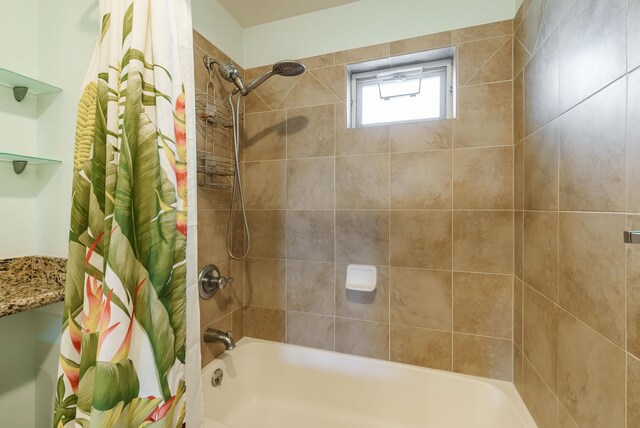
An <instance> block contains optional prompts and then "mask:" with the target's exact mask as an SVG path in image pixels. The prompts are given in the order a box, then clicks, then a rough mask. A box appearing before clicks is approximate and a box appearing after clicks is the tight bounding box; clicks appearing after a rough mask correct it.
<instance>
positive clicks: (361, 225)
mask: <svg viewBox="0 0 640 428" xmlns="http://www.w3.org/2000/svg"><path fill="white" fill-rule="evenodd" d="M336 262H337V263H347V264H348V263H359V264H370V265H371V264H373V265H381V266H388V265H389V212H388V211H379V210H369V211H342V210H339V211H336Z"/></svg>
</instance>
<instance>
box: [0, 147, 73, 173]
mask: <svg viewBox="0 0 640 428" xmlns="http://www.w3.org/2000/svg"><path fill="white" fill-rule="evenodd" d="M0 161H4V162H12V163H13V171H14V172H15V173H16V174H21V173H22V172H23V171H24V169H25V168H26V167H27V165H28V164H31V165H53V164H59V163H62V161H59V160H56V159H47V158H37V157H34V156H24V155H17V154H15V153H2V152H0Z"/></svg>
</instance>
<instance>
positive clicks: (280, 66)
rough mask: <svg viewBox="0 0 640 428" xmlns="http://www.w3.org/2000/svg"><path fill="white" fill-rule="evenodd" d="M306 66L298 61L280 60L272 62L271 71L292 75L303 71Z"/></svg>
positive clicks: (297, 74) (285, 75) (281, 74)
mask: <svg viewBox="0 0 640 428" xmlns="http://www.w3.org/2000/svg"><path fill="white" fill-rule="evenodd" d="M306 69H307V68H306V67H305V66H304V64H303V63H301V62H299V61H280V62H276V63H275V64H273V69H272V71H273V73H274V74H277V75H278V76H284V77H294V76H299V75H301V74H302V73H304V72H305V70H306Z"/></svg>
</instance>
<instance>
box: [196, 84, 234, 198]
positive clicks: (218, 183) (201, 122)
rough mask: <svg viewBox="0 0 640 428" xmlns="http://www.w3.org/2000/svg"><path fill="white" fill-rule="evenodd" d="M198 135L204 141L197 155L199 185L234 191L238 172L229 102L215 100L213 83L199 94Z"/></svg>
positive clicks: (197, 108)
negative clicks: (234, 181)
mask: <svg viewBox="0 0 640 428" xmlns="http://www.w3.org/2000/svg"><path fill="white" fill-rule="evenodd" d="M210 88H211V89H212V90H211V91H210ZM196 132H197V133H198V134H199V137H201V139H202V143H201V144H199V146H201V147H198V151H197V171H198V185H199V186H203V187H208V188H213V189H231V187H232V186H233V179H234V174H235V168H236V166H235V161H234V154H233V116H232V113H231V106H230V105H229V101H228V100H227V99H226V98H225V99H220V98H218V97H217V96H216V90H215V87H213V85H212V84H211V82H209V83H208V84H207V91H206V93H203V94H202V93H201V94H196Z"/></svg>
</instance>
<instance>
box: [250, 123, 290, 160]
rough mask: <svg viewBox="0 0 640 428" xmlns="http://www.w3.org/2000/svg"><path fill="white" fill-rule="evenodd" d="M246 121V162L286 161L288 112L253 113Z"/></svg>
mask: <svg viewBox="0 0 640 428" xmlns="http://www.w3.org/2000/svg"><path fill="white" fill-rule="evenodd" d="M244 121H245V128H244V133H245V142H244V144H245V160H247V161H252V160H272V159H285V158H286V153H287V144H286V132H287V131H286V128H287V126H286V125H287V123H286V112H285V111H274V112H266V113H252V114H247V115H245V117H244Z"/></svg>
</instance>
